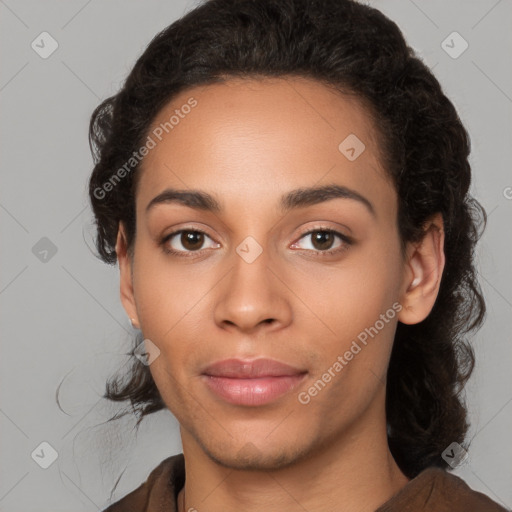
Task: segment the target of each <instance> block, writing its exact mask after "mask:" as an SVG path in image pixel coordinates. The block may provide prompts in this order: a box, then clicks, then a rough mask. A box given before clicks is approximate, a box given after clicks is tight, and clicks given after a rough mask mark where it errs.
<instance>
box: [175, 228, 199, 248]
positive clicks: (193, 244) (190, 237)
mask: <svg viewBox="0 0 512 512" xmlns="http://www.w3.org/2000/svg"><path fill="white" fill-rule="evenodd" d="M180 242H181V245H182V246H183V247H184V248H185V249H186V250H187V251H197V250H198V249H200V248H201V246H202V245H203V243H204V233H201V232H200V231H182V232H181V237H180Z"/></svg>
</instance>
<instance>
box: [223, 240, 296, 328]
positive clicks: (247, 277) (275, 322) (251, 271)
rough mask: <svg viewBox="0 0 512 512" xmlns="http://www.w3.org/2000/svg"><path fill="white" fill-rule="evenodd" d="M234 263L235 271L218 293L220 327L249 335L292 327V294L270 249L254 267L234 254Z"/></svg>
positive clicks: (257, 259)
mask: <svg viewBox="0 0 512 512" xmlns="http://www.w3.org/2000/svg"><path fill="white" fill-rule="evenodd" d="M232 261H233V266H232V269H231V270H230V271H229V273H228V275H227V276H226V278H225V279H223V280H222V283H221V286H220V287H219V289H218V293H219V294H218V297H217V303H216V305H215V322H216V324H217V325H218V326H219V327H221V328H222V329H238V330H240V331H243V332H244V333H246V334H253V333H255V332H256V331H258V330H262V329H263V330H275V329H280V328H283V327H285V326H286V325H288V324H289V323H290V321H291V319H292V310H291V304H290V295H291V294H292V292H291V291H290V289H289V287H287V285H286V277H285V276H284V275H283V270H282V268H281V267H282V265H279V264H278V263H277V262H276V261H275V259H274V260H272V259H271V258H270V254H269V251H268V250H267V249H264V250H263V252H262V253H261V254H260V255H259V256H258V257H257V258H256V259H255V260H254V261H252V262H250V263H249V262H248V261H250V260H245V259H244V258H243V257H241V256H239V255H238V253H236V252H235V251H234V254H233V257H232ZM280 269H281V270H280Z"/></svg>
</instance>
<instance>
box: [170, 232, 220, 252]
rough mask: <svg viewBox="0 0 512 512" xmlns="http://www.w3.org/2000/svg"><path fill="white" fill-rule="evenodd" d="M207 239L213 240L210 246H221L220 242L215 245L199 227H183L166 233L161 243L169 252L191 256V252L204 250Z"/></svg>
mask: <svg viewBox="0 0 512 512" xmlns="http://www.w3.org/2000/svg"><path fill="white" fill-rule="evenodd" d="M178 235H179V236H178ZM206 239H209V240H211V241H212V245H211V246H210V247H219V244H216V245H215V244H214V243H213V240H212V239H211V238H210V237H209V236H208V235H207V234H206V233H204V232H203V231H201V230H198V229H181V230H179V231H174V232H173V233H169V234H168V235H166V236H165V237H164V238H163V239H162V240H161V242H160V243H161V245H162V246H163V249H164V251H165V252H167V253H170V254H175V255H177V256H189V255H191V253H194V252H199V251H200V250H202V249H203V245H204V243H205V241H206Z"/></svg>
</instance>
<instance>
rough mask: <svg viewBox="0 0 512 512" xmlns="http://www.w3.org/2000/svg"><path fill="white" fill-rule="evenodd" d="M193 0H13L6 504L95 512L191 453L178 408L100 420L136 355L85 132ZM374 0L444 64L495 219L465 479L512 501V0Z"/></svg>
mask: <svg viewBox="0 0 512 512" xmlns="http://www.w3.org/2000/svg"><path fill="white" fill-rule="evenodd" d="M194 5H195V2H193V1H188V2H187V1H185V0H173V1H163V0H146V1H144V2H142V1H133V0H131V1H126V0H123V1H121V0H104V1H100V0H89V1H85V0H72V1H67V2H57V1H41V0H37V1H35V0H34V1H28V0H19V1H15V0H0V16H1V18H0V23H1V27H0V38H1V40H0V48H1V50H0V51H1V52H2V56H1V68H0V102H1V118H0V130H1V133H0V140H1V173H2V175H1V177H2V187H1V189H0V223H1V230H2V231H1V232H2V238H1V240H2V244H1V262H2V264H1V268H0V307H1V309H0V315H1V317H0V321H1V332H2V338H1V351H2V353H1V354H2V356H1V358H0V432H1V437H0V453H1V456H0V511H3V512H32V511H33V512H43V511H44V512H49V511H53V512H59V511H69V510H74V511H77V512H78V511H97V510H99V509H102V508H104V507H105V506H106V505H107V504H108V498H109V494H110V490H111V488H112V487H113V485H114V484H115V481H116V480H117V478H118V477H119V476H120V475H121V473H122V476H121V478H120V481H119V485H118V487H117V489H116V491H115V493H114V495H113V496H112V499H113V500H116V499H119V498H120V497H122V496H123V495H124V494H126V493H127V492H129V491H131V490H133V489H134V488H135V487H137V486H138V485H139V484H140V483H142V482H143V481H144V480H145V479H146V477H147V475H148V473H149V471H150V470H151V469H153V468H154V467H155V466H156V465H157V464H158V463H159V462H160V461H161V460H163V459H164V458H166V457H168V456H169V455H172V454H175V453H178V452H180V451H181V445H180V440H179V430H178V425H177V422H176V420H175V419H174V418H173V416H172V415H171V413H170V412H169V411H167V410H166V411H161V412H159V413H157V414H155V415H152V416H150V417H148V418H147V419H146V420H144V422H143V423H142V425H141V428H140V431H139V434H138V436H136V435H135V432H134V430H132V427H133V426H134V424H135V422H134V420H133V419H131V418H127V419H125V420H123V421H119V422H114V423H111V424H110V425H106V424H102V423H103V422H105V421H106V420H107V419H108V418H109V417H110V415H111V414H113V413H114V412H115V411H116V410H118V409H117V408H114V407H113V406H111V405H109V404H106V403H105V401H104V400H102V399H100V396H101V394H102V393H103V390H104V382H105V380H106V378H107V377H108V376H110V375H111V374H112V373H113V372H114V371H115V370H116V368H118V367H120V366H121V365H123V364H126V363H127V361H128V358H127V356H125V355H123V353H125V352H127V350H128V346H129V344H130V340H131V338H132V336H133V331H132V329H131V327H130V325H129V323H128V320H127V318H126V315H125V313H124V310H123V309H122V307H121V304H120V300H119V293H118V270H117V267H109V266H107V265H104V264H103V263H101V262H100V261H99V260H98V259H96V258H95V257H94V255H93V252H92V251H91V249H90V248H91V247H93V245H92V240H93V239H92V235H93V230H92V228H91V213H90V209H89V207H88V199H87V192H86V180H87V178H88V175H89V173H90V171H91V168H92V159H91V156H90V153H89V147H88V139H87V133H88V122H89V117H90V115H91V113H92V111H93V109H94V107H95V106H96V105H97V104H98V103H99V102H100V100H101V99H103V98H106V97H107V96H109V95H111V94H113V93H114V92H116V91H117V89H118V87H119V85H120V83H121V82H122V80H123V79H124V77H125V76H126V74H127V73H128V72H129V70H130V68H131V66H132V65H133V64H134V62H135V59H136V58H137V57H138V56H139V55H140V54H141V52H142V51H143V49H144V48H145V46H146V45H147V44H148V43H149V41H150V40H151V38H152V37H153V36H154V35H155V34H156V33H157V32H158V31H160V30H161V29H163V28H164V27H166V26H167V25H169V24H170V23H171V22H172V21H174V20H175V19H176V18H178V17H179V16H181V15H182V14H183V13H184V12H185V11H188V10H189V9H191V8H192V7H193V6H194ZM371 5H374V6H375V7H377V8H380V9H381V10H382V11H383V12H384V13H385V14H387V15H388V16H389V17H390V18H391V19H393V20H394V21H396V22H397V24H398V25H399V26H400V28H401V29H402V30H403V32H404V35H405V37H406V39H407V40H408V42H409V44H410V45H411V46H412V47H413V48H414V49H415V50H417V52H418V53H419V55H420V57H421V58H423V59H424V61H425V62H426V63H427V64H428V65H429V66H430V67H431V68H433V70H434V73H435V74H436V76H437V77H438V78H439V80H440V82H441V84H442V85H443V87H444V89H445V91H446V93H447V95H448V96H449V97H450V98H451V100H452V101H453V103H454V104H455V106H456V108H457V109H458V111H459V114H460V116H461V118H462V120H463V122H464V123H465V125H466V127H467V129H468V130H469V132H470V135H471V140H472V148H473V150H472V156H471V162H472V166H473V171H474V181H473V185H472V192H473V194H474V195H475V196H476V197H477V199H478V200H479V201H481V203H482V204H483V205H484V207H485V208H486V209H487V212H488V214H489V223H488V227H487V230H486V232H485V235H484V237H483V239H482V241H481V243H480V246H479V251H478V265H479V273H480V276H481V282H482V287H483V290H484V292H485V295H486V299H487V303H488V316H487V319H486V323H485V325H484V326H483V328H482V329H481V330H480V331H479V332H478V333H477V334H476V336H474V338H473V340H472V342H473V344H474V346H475V350H476V354H477V367H476V371H475V373H474V375H473V377H472V379H471V381H470V383H469V384H468V386H467V400H468V403H469V407H470V409H471V422H472V426H471V431H470V435H469V437H468V439H472V442H471V446H470V449H469V458H468V460H467V462H466V463H465V464H464V465H463V466H462V467H461V468H460V469H458V470H456V471H455V474H458V475H459V476H461V477H463V478H464V479H465V480H466V481H467V482H468V483H469V485H470V486H472V487H473V488H475V489H477V490H480V491H482V492H484V493H486V494H488V495H489V496H491V497H492V498H493V499H495V500H496V501H499V502H501V503H502V504H504V505H507V506H508V507H511V506H512V486H511V482H512V443H511V439H510V432H512V403H511V402H512V386H511V381H512V377H511V372H510V363H511V355H512V354H511V352H512V348H511V347H512V345H511V343H510V327H511V326H510V318H511V316H512V314H511V313H512V311H511V308H512V287H511V269H510V261H511V236H510V224H511V222H510V220H511V217H510V214H511V209H512V200H511V199H510V198H511V197H512V189H511V188H510V187H511V186H512V176H511V173H510V169H511V142H512V141H511V115H510V114H511V107H512V92H511V90H512V87H511V68H510V57H511V53H512V52H511V47H510V43H511V33H512V31H511V20H512V1H511V0H500V1H497V0H479V1H467V0H465V1H464V0H435V1H434V0H430V1H429V2H426V1H423V2H420V0H414V1H412V0H401V1H398V0H387V1H383V0H381V1H377V0H375V1H372V2H371ZM43 31H47V32H49V33H50V34H51V36H52V37H53V38H54V39H55V40H56V41H57V42H58V45H59V46H58V49H57V50H56V51H55V52H54V53H53V54H52V55H51V56H50V57H48V58H47V59H43V58H41V57H40V56H39V54H38V53H36V52H35V51H34V50H33V49H32V47H31V43H32V41H34V40H36V38H37V37H38V36H39V34H40V33H41V32H43ZM453 31H457V32H458V33H459V34H461V36H462V37H463V38H464V39H465V40H466V41H467V42H468V44H469V47H468V49H467V50H466V51H465V52H464V53H463V54H462V55H460V56H459V57H458V58H456V59H454V58H452V57H451V56H449V55H448V54H447V53H446V52H445V50H444V49H443V47H442V46H441V44H442V42H443V41H444V40H445V39H446V37H447V36H448V35H449V34H451V33H452V32H453ZM38 40H39V39H38ZM36 42H37V40H36ZM460 43H461V42H460V41H456V42H455V43H453V44H451V43H450V44H451V45H452V46H454V47H455V50H457V49H458V48H461V46H460ZM45 47H46V48H48V47H49V46H48V45H46V46H45ZM507 187H508V188H507ZM43 237H46V238H47V239H49V240H50V241H51V244H49V242H48V240H43V241H41V239H42V238H43ZM52 244H53V245H52ZM34 246H35V249H34ZM53 246H54V248H53ZM52 248H53V251H55V249H56V250H57V252H56V253H55V254H53V253H52ZM45 249H46V250H48V251H49V252H48V253H44V250H45ZM61 382H62V387H61V388H60V403H61V408H59V407H58V406H57V404H56V401H55V392H56V388H57V386H58V385H59V383H61ZM43 441H46V442H48V443H49V444H50V445H51V446H52V447H54V449H55V450H56V451H57V453H58V458H57V460H56V461H55V462H54V463H53V464H52V465H51V466H50V467H48V469H42V468H41V467H40V466H39V465H38V464H36V462H35V461H34V460H33V458H32V457H31V454H32V452H33V451H34V450H35V449H36V448H37V447H39V445H40V443H41V442H43ZM39 452H40V449H39ZM44 453H45V457H47V456H48V453H49V452H48V450H46V452H44Z"/></svg>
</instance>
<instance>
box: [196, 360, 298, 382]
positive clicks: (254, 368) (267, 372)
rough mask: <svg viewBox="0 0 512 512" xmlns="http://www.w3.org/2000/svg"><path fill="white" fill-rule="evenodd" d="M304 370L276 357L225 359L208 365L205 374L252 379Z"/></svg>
mask: <svg viewBox="0 0 512 512" xmlns="http://www.w3.org/2000/svg"><path fill="white" fill-rule="evenodd" d="M302 373H305V371H304V370H300V369H299V368H295V367H294V366H290V365H288V364H285V363H281V362H279V361H276V360H275V359H265V358H260V359H252V360H243V359H224V360H223V361H217V362H216V363H213V364H211V365H210V366H208V367H207V368H206V369H205V370H204V371H203V374H204V375H210V376H213V377H230V378H239V379H250V378H257V377H281V376H287V375H299V374H302Z"/></svg>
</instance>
